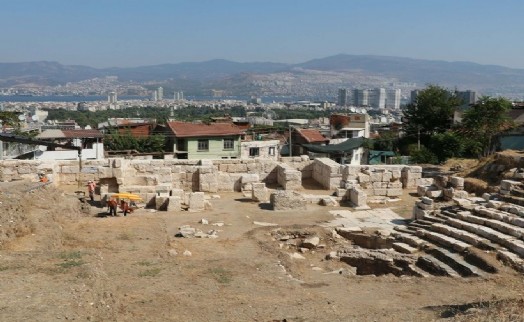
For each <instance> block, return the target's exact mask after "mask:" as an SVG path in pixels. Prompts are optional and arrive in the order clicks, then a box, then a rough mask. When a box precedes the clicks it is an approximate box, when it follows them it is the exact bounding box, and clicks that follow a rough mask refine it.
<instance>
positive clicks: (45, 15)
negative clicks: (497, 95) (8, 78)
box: [0, 0, 524, 68]
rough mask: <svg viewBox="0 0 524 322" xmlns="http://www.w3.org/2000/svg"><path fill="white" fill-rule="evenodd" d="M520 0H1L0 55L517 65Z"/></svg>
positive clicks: (520, 58)
mask: <svg viewBox="0 0 524 322" xmlns="http://www.w3.org/2000/svg"><path fill="white" fill-rule="evenodd" d="M523 14H524V1H522V0H492V1H487V0H2V1H1V2H0V28H1V32H0V62H22V61H38V60H49V61H58V62H60V63H63V64H78V65H88V66H93V67H128V66H141V65H155V64H162V63H178V62H188V61H205V60H210V59H215V58H223V59H228V60H233V61H239V62H252V61H272V62H284V63H299V62H304V61H307V60H310V59H314V58H323V57H326V56H331V55H336V54H340V53H346V54H373V55H386V56H401V57H411V58H422V59H438V60H446V61H471V62H476V63H481V64H494V65H502V66H508V67H516V68H524V55H523V54H524V39H523V38H524V35H523V31H524V27H523V26H522V21H521V20H522V15H523Z"/></svg>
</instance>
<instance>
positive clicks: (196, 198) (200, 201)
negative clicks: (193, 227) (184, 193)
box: [189, 192, 205, 211]
mask: <svg viewBox="0 0 524 322" xmlns="http://www.w3.org/2000/svg"><path fill="white" fill-rule="evenodd" d="M204 201H205V198H204V193H203V192H191V193H189V211H202V210H204V207H205V202H204Z"/></svg>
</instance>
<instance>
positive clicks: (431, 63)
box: [0, 54, 524, 96]
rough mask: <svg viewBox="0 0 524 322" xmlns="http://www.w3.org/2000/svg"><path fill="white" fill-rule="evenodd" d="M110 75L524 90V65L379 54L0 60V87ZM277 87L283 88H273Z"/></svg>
mask: <svg viewBox="0 0 524 322" xmlns="http://www.w3.org/2000/svg"><path fill="white" fill-rule="evenodd" d="M110 75H111V76H118V78H119V80H120V81H133V82H138V83H145V82H148V83H151V82H153V83H158V84H161V83H163V82H175V83H188V81H189V83H191V84H192V88H182V89H183V90H186V91H203V90H205V89H209V88H220V89H223V90H225V91H226V92H227V93H228V94H230V95H250V94H253V93H255V94H260V93H262V94H264V95H280V94H282V93H290V92H291V93H296V90H295V89H296V88H300V87H301V86H302V84H304V83H308V82H311V79H312V77H314V78H315V79H314V81H313V82H312V83H313V87H314V88H309V87H307V88H302V89H300V91H299V92H303V93H306V94H308V93H309V94H308V95H312V96H314V95H319V93H324V94H326V93H334V91H336V89H337V88H338V87H375V86H381V87H387V86H396V85H395V84H398V83H408V84H413V86H411V87H418V88H421V87H424V86H425V85H426V84H428V83H433V84H439V85H442V86H446V87H450V88H454V87H458V88H460V89H472V90H476V91H479V92H481V93H482V94H488V95H494V94H502V95H505V94H506V95H508V94H516V95H520V93H522V92H523V91H524V70H523V69H513V68H507V67H502V66H494V65H481V64H476V63H471V62H447V61H437V60H422V59H412V58H404V57H389V56H373V55H346V54H341V55H335V56H330V57H325V58H321V59H314V60H310V61H307V62H303V63H298V64H282V63H272V62H250V63H239V62H233V61H228V60H224V59H215V60H210V61H205V62H185V63H178V64H161V65H152V66H139V67H132V68H92V67H88V66H79V65H62V64H60V63H57V62H47V61H42V62H24V63H0V87H10V86H15V85H22V84H35V85H41V86H55V85H58V84H62V85H63V84H65V83H67V82H77V81H81V80H86V79H92V78H95V77H105V76H110ZM196 84H198V85H196ZM268 84H269V85H268ZM271 86H273V87H275V86H276V87H278V89H277V90H275V89H271V88H270V87H271ZM308 86H309V85H308ZM330 95H331V94H330Z"/></svg>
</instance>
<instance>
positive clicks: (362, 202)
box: [349, 188, 368, 207]
mask: <svg viewBox="0 0 524 322" xmlns="http://www.w3.org/2000/svg"><path fill="white" fill-rule="evenodd" d="M349 198H350V200H351V203H352V204H353V205H354V206H355V207H364V206H367V198H368V196H367V194H366V193H365V192H364V190H361V189H357V188H353V189H351V190H350V191H349Z"/></svg>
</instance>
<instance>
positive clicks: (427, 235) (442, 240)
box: [417, 229, 471, 252]
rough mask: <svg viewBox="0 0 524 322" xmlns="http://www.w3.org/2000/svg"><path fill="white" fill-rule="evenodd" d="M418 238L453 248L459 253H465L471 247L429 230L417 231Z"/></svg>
mask: <svg viewBox="0 0 524 322" xmlns="http://www.w3.org/2000/svg"><path fill="white" fill-rule="evenodd" d="M417 236H418V237H420V238H422V239H425V240H429V241H431V242H432V243H434V244H437V245H441V246H443V247H446V248H451V249H453V250H455V251H457V252H463V251H465V250H466V249H468V248H469V247H471V245H470V244H467V243H465V242H463V241H461V240H458V239H455V238H453V237H450V236H446V235H444V234H441V233H436V232H433V231H429V230H424V229H419V230H417Z"/></svg>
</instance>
